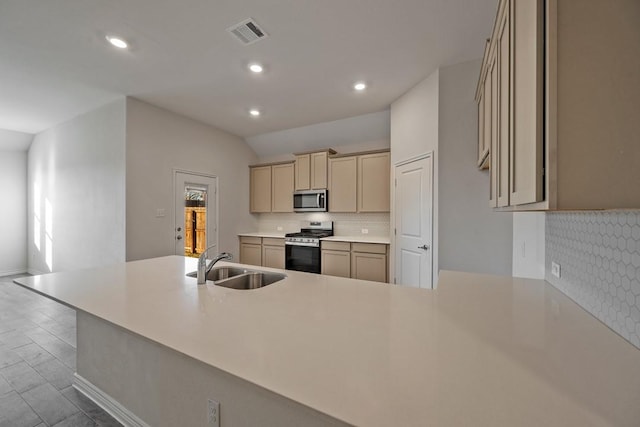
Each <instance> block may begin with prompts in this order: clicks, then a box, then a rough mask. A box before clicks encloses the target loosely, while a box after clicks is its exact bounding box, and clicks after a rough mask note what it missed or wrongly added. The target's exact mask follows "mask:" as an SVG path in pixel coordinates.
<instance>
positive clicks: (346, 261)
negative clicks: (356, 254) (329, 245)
mask: <svg viewBox="0 0 640 427" xmlns="http://www.w3.org/2000/svg"><path fill="white" fill-rule="evenodd" d="M321 256H322V258H321V260H320V271H321V273H322V274H327V275H329V276H338V277H351V252H344V251H333V250H324V249H323V250H322V253H321Z"/></svg>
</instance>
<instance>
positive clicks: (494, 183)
mask: <svg viewBox="0 0 640 427" xmlns="http://www.w3.org/2000/svg"><path fill="white" fill-rule="evenodd" d="M484 88H485V92H484V96H485V115H486V116H485V117H486V118H487V119H488V120H485V137H488V138H489V141H490V146H491V148H490V156H491V166H490V171H491V177H490V189H489V206H491V207H492V208H495V207H496V206H498V173H499V172H498V171H499V167H500V165H499V162H498V111H497V110H498V93H497V92H498V91H497V88H498V67H497V66H496V55H495V49H493V50H492V53H491V54H490V59H489V70H488V72H487V79H486V81H485V86H484Z"/></svg>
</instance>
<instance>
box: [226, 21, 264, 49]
mask: <svg viewBox="0 0 640 427" xmlns="http://www.w3.org/2000/svg"><path fill="white" fill-rule="evenodd" d="M227 31H229V32H230V33H231V34H233V35H234V36H235V37H236V38H237V39H238V40H240V41H241V42H242V44H246V45H248V44H252V43H255V42H257V41H259V40H262V39H264V38H267V37H269V34H267V33H266V32H265V31H264V30H263V29H262V28H260V27H259V26H258V24H257V23H256V21H254V20H253V19H252V18H249V19H245V20H244V21H242V22H240V23H239V24H236V25H233V26H231V27H229V28H227Z"/></svg>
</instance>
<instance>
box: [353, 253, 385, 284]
mask: <svg viewBox="0 0 640 427" xmlns="http://www.w3.org/2000/svg"><path fill="white" fill-rule="evenodd" d="M351 277H352V278H353V279H361V280H372V281H374V282H386V281H387V256H386V255H383V254H370V253H364V252H351Z"/></svg>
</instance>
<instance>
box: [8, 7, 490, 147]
mask: <svg viewBox="0 0 640 427" xmlns="http://www.w3.org/2000/svg"><path fill="white" fill-rule="evenodd" d="M496 6H497V1H496V0H267V1H265V0H243V1H237V0H181V1H176V0H137V1H134V2H132V1H128V0H109V1H105V0H55V1H42V0H0V82H1V84H0V128H4V129H11V130H16V131H21V132H29V133H37V132H40V131H42V130H45V129H47V128H49V127H51V126H53V125H55V124H57V123H60V122H62V121H65V120H68V119H70V118H72V117H74V116H76V115H78V114H81V113H83V112H86V111H88V110H91V109H93V108H96V107H98V106H100V105H102V104H105V103H107V102H109V101H111V100H114V99H116V98H118V97H121V96H123V95H127V96H134V97H136V98H139V99H141V100H143V101H146V102H149V103H151V104H154V105H157V106H160V107H163V108H166V109H168V110H171V111H174V112H176V113H179V114H183V115H185V116H188V117H191V118H193V119H196V120H199V121H202V122H205V123H208V124H210V125H213V126H215V127H218V128H220V129H223V130H226V131H228V132H230V133H233V134H236V135H239V136H243V137H250V136H254V135H258V134H263V133H266V132H273V131H277V130H282V129H289V128H294V127H299V126H306V125H310V124H314V123H320V122H325V121H330V120H336V119H341V118H346V117H352V116H357V115H361V114H366V113H371V112H376V111H381V110H384V109H385V108H388V106H389V104H390V103H391V102H393V101H394V100H395V99H397V98H398V97H399V96H400V95H402V94H403V93H404V92H406V91H407V90H408V89H410V88H411V87H412V86H413V85H415V84H416V83H418V82H419V81H420V80H422V79H423V78H425V77H426V76H427V75H429V74H430V73H431V72H432V71H434V70H435V69H436V68H438V67H440V66H446V65H450V64H455V63H459V62H463V61H466V60H470V59H475V58H479V57H480V56H481V55H482V51H483V48H484V40H485V38H486V37H487V36H488V35H489V32H490V30H491V24H492V22H493V18H494V14H495V8H496ZM249 17H251V18H254V19H255V20H256V22H257V23H258V24H259V25H260V26H261V27H262V28H263V29H264V30H265V31H266V32H267V33H268V34H269V37H268V38H265V39H264V40H261V41H259V42H257V43H254V44H251V45H243V44H241V43H240V42H239V41H237V40H236V39H234V38H233V37H232V36H231V35H230V34H229V33H228V32H227V31H226V29H227V28H228V27H230V26H232V25H234V24H236V23H238V22H240V21H242V20H244V19H246V18H249ZM107 34H117V35H120V36H122V37H123V38H125V39H127V40H128V41H129V42H130V44H131V47H130V49H128V50H116V49H114V48H113V47H111V46H110V45H108V44H107V43H106V41H105V36H106V35H107ZM252 61H258V62H261V63H263V64H264V66H265V68H266V71H265V72H264V73H263V74H262V75H252V74H251V73H250V72H249V71H248V70H247V65H248V64H249V63H250V62H252ZM359 80H363V81H366V82H367V83H368V85H369V87H368V88H367V90H366V91H364V92H363V93H356V92H355V91H354V90H353V88H352V86H353V83H354V82H356V81H359ZM250 108H259V109H260V110H261V111H262V112H263V114H262V116H260V117H258V118H252V117H250V116H249V114H248V110H249V109H250Z"/></svg>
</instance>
